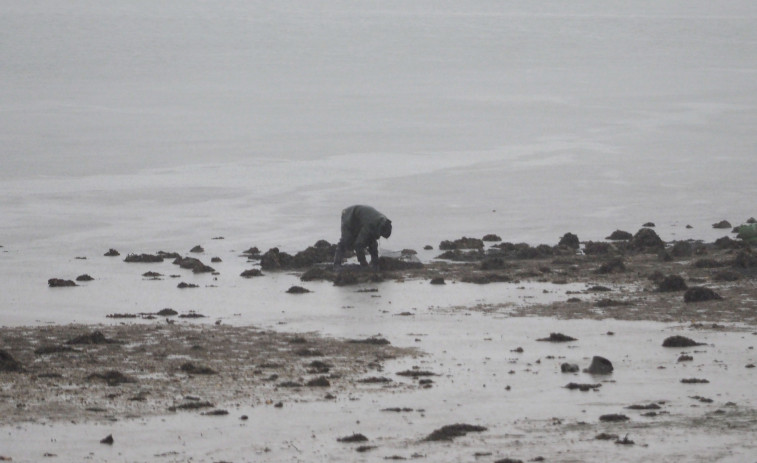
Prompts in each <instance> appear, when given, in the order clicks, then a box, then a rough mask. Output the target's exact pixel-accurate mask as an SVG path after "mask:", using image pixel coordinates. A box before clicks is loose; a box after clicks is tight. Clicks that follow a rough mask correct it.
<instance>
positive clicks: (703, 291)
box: [683, 286, 723, 302]
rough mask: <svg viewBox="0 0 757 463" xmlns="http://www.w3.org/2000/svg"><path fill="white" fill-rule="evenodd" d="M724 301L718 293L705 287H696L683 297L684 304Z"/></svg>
mask: <svg viewBox="0 0 757 463" xmlns="http://www.w3.org/2000/svg"><path fill="white" fill-rule="evenodd" d="M720 299H723V298H722V297H721V296H720V295H719V294H718V293H716V292H715V291H713V290H711V289H710V288H705V287H703V286H694V287H691V288H689V289H687V290H686V292H685V293H684V295H683V301H684V302H705V301H712V300H720Z"/></svg>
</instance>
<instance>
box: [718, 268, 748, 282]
mask: <svg viewBox="0 0 757 463" xmlns="http://www.w3.org/2000/svg"><path fill="white" fill-rule="evenodd" d="M712 279H713V280H715V281H738V280H740V279H741V275H740V274H739V273H738V272H734V271H732V270H721V271H719V272H716V273H715V274H714V275H712Z"/></svg>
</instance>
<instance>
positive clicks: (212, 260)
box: [210, 257, 223, 264]
mask: <svg viewBox="0 0 757 463" xmlns="http://www.w3.org/2000/svg"><path fill="white" fill-rule="evenodd" d="M221 262H223V260H222V259H221V258H220V257H211V258H210V263H211V264H220V263H221Z"/></svg>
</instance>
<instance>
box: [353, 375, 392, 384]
mask: <svg viewBox="0 0 757 463" xmlns="http://www.w3.org/2000/svg"><path fill="white" fill-rule="evenodd" d="M357 382H358V383H362V384H385V383H392V382H394V381H392V380H391V379H389V378H387V377H386V376H378V377H377V376H371V377H369V378H363V379H359V380H357Z"/></svg>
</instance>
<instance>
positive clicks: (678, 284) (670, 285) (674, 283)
mask: <svg viewBox="0 0 757 463" xmlns="http://www.w3.org/2000/svg"><path fill="white" fill-rule="evenodd" d="M688 288H689V287H688V286H687V285H686V282H685V281H684V279H683V278H682V277H681V276H679V275H668V276H666V277H665V278H663V279H662V281H660V283H659V284H658V285H657V291H660V292H663V293H668V292H674V291H686V290H687V289H688Z"/></svg>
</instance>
